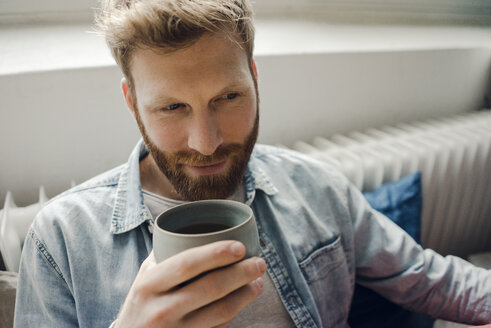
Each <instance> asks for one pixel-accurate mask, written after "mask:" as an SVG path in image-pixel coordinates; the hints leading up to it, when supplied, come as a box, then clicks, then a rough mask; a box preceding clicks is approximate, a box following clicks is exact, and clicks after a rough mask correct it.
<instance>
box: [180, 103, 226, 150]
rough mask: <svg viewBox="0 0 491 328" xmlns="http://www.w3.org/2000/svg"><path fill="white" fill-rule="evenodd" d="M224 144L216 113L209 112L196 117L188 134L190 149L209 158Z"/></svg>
mask: <svg viewBox="0 0 491 328" xmlns="http://www.w3.org/2000/svg"><path fill="white" fill-rule="evenodd" d="M222 142H223V138H222V134H221V132H220V126H219V124H218V121H217V119H216V117H215V115H214V113H210V111H207V112H206V113H200V114H196V115H194V117H193V120H192V124H191V126H190V131H189V134H188V147H189V148H191V149H193V150H196V151H197V152H199V153H201V154H202V155H206V156H207V155H212V154H213V153H214V152H215V150H216V149H217V148H218V147H219V146H220V145H221V144H222Z"/></svg>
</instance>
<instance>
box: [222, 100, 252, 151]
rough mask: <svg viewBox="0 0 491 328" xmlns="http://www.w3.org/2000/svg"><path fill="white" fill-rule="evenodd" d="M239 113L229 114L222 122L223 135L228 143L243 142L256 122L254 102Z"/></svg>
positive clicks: (232, 112)
mask: <svg viewBox="0 0 491 328" xmlns="http://www.w3.org/2000/svg"><path fill="white" fill-rule="evenodd" d="M247 105H248V106H244V108H241V109H239V110H237V111H231V112H229V113H228V114H227V115H226V117H225V118H224V119H223V120H222V122H221V126H222V134H223V137H224V139H226V140H225V141H226V142H243V141H244V138H245V137H247V136H248V135H249V133H250V132H251V130H252V128H253V127H254V122H255V120H256V115H257V113H256V105H255V103H254V102H253V101H251V102H250V104H247Z"/></svg>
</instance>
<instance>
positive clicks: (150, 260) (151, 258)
mask: <svg viewBox="0 0 491 328" xmlns="http://www.w3.org/2000/svg"><path fill="white" fill-rule="evenodd" d="M155 265H157V261H156V259H155V254H154V253H153V250H152V251H151V252H150V254H149V255H148V257H147V258H146V259H145V260H144V261H143V263H142V265H141V266H140V270H142V271H146V270H149V269H151V268H152V267H154V266H155Z"/></svg>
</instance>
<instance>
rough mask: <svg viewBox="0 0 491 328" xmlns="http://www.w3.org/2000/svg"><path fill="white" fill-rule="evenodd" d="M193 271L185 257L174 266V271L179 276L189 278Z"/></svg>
mask: <svg viewBox="0 0 491 328" xmlns="http://www.w3.org/2000/svg"><path fill="white" fill-rule="evenodd" d="M191 269H192V265H191V263H190V261H189V260H188V259H187V258H185V257H183V258H181V259H180V260H179V261H177V263H176V265H175V266H174V271H175V273H176V275H177V276H187V275H188V274H189V272H190V271H191Z"/></svg>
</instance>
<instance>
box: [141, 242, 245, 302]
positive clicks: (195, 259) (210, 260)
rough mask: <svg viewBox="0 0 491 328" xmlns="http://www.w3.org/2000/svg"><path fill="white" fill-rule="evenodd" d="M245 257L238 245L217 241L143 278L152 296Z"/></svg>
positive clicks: (167, 262)
mask: <svg viewBox="0 0 491 328" xmlns="http://www.w3.org/2000/svg"><path fill="white" fill-rule="evenodd" d="M244 255H245V247H244V245H243V244H242V243H240V242H237V241H232V240H228V241H218V242H214V243H211V244H207V245H204V246H199V247H195V248H191V249H188V250H185V251H184V252H181V253H179V254H177V255H174V256H172V257H170V258H168V259H166V260H164V261H162V262H160V263H158V264H156V265H155V270H154V271H155V272H153V274H152V275H151V276H149V277H146V279H147V283H148V286H153V288H154V289H153V290H154V292H155V293H161V292H166V291H169V290H171V289H173V288H174V287H176V286H178V285H180V284H182V283H184V282H186V281H188V280H190V279H192V278H194V277H196V276H198V275H200V274H201V273H204V272H207V271H210V270H213V269H217V268H220V267H223V266H226V265H230V264H232V263H235V262H237V261H239V260H240V259H241V258H243V257H244Z"/></svg>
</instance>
